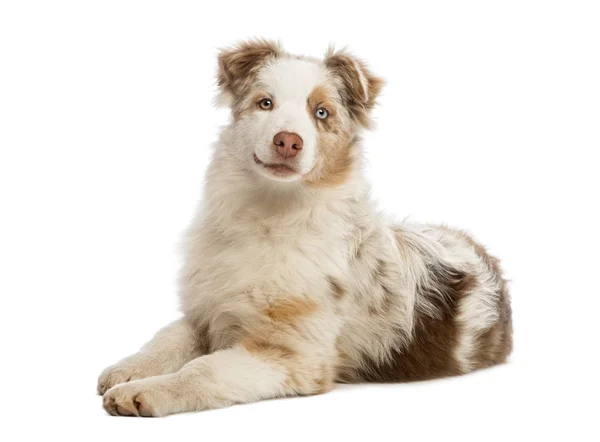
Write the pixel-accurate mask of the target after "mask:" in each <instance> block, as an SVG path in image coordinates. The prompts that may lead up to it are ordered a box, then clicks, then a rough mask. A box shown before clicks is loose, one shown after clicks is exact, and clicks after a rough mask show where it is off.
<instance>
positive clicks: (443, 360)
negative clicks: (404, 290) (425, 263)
mask: <svg viewBox="0 0 600 442" xmlns="http://www.w3.org/2000/svg"><path fill="white" fill-rule="evenodd" d="M431 272H434V275H435V276H432V278H433V279H434V281H435V289H433V288H432V287H425V286H421V287H418V291H419V292H420V296H423V297H426V298H427V300H428V301H429V302H430V303H431V304H432V305H433V306H434V307H435V308H436V310H437V313H438V314H437V315H436V316H435V317H434V316H431V315H430V314H429V313H428V312H425V311H420V310H418V309H416V310H415V313H414V322H415V323H414V330H413V337H412V339H411V341H410V343H409V345H408V346H407V347H406V348H396V349H393V350H392V351H391V355H390V358H389V361H388V362H386V363H382V364H380V363H377V362H375V361H373V360H372V359H371V358H369V357H367V356H365V358H364V360H363V361H362V362H363V366H362V368H361V369H359V370H358V373H355V374H354V375H353V377H356V376H357V377H358V379H360V380H366V381H372V382H403V381H417V380H426V379H433V378H439V377H445V376H453V375H458V374H461V373H462V369H461V367H460V364H459V363H458V362H457V361H456V360H455V358H454V350H455V348H456V346H457V345H458V338H459V331H460V330H459V327H458V324H457V323H456V321H455V317H456V314H457V310H458V302H459V301H460V300H461V299H462V297H463V296H464V295H465V294H466V293H467V292H468V291H469V290H471V289H472V287H473V285H474V283H475V278H474V277H473V276H472V275H468V274H465V273H463V272H460V271H457V270H455V269H452V268H448V267H443V266H442V265H440V266H439V267H436V268H432V269H431Z"/></svg>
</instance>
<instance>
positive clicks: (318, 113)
mask: <svg viewBox="0 0 600 442" xmlns="http://www.w3.org/2000/svg"><path fill="white" fill-rule="evenodd" d="M315 116H316V117H317V118H318V119H319V120H324V119H325V118H327V117H328V116H329V112H327V109H325V108H323V107H320V108H318V109H317V111H316V112H315Z"/></svg>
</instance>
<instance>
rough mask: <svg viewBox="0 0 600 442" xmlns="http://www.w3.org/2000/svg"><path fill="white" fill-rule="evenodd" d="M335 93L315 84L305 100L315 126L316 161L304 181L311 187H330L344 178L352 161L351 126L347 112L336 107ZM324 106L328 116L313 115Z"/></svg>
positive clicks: (337, 184)
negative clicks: (316, 140) (319, 117)
mask: <svg viewBox="0 0 600 442" xmlns="http://www.w3.org/2000/svg"><path fill="white" fill-rule="evenodd" d="M338 102H339V97H338V96H337V92H336V91H335V90H334V89H333V88H331V87H327V86H325V85H320V86H317V87H315V89H314V90H313V91H312V92H311V94H310V95H309V97H308V99H307V102H306V109H307V112H308V113H309V115H311V117H312V118H313V121H314V123H315V125H316V127H317V138H318V148H317V162H316V165H315V167H314V168H313V170H312V171H311V172H309V173H308V174H307V175H306V177H305V178H304V181H305V182H306V183H307V184H309V185H310V186H312V187H334V186H339V185H340V184H343V183H344V182H346V180H347V179H348V177H349V175H350V172H351V171H352V168H353V165H354V163H355V161H356V157H357V155H356V152H355V145H354V144H355V143H354V141H353V140H352V138H351V136H350V135H349V134H348V127H349V126H350V125H351V124H350V122H349V121H344V119H346V120H348V114H347V112H346V111H345V110H343V109H340V108H339V106H340V104H339V103H338ZM320 107H324V108H325V109H327V111H328V112H329V116H328V117H327V118H325V119H323V120H321V119H318V118H316V117H315V112H316V111H317V109H318V108H320Z"/></svg>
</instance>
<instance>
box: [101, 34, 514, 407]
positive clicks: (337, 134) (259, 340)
mask: <svg viewBox="0 0 600 442" xmlns="http://www.w3.org/2000/svg"><path fill="white" fill-rule="evenodd" d="M383 83H384V82H383V80H382V79H381V78H379V77H378V76H376V75H374V74H373V73H372V72H371V71H370V70H369V68H368V67H367V66H366V64H365V63H363V62H362V61H361V60H359V59H357V58H356V57H354V56H353V55H352V54H351V53H349V52H347V51H346V50H343V51H337V52H336V51H335V50H333V49H332V48H330V49H329V50H328V51H327V53H326V55H325V57H324V59H322V60H321V59H315V58H311V57H304V56H296V55H291V54H289V53H286V52H285V51H284V50H283V49H282V48H281V46H280V45H279V44H276V43H274V42H270V41H266V40H251V41H246V42H242V43H240V44H238V45H236V46H233V47H229V48H226V49H224V50H222V51H221V52H220V53H219V56H218V74H217V85H218V102H219V103H221V104H223V105H226V106H228V107H229V108H230V109H231V121H230V123H229V125H228V126H226V127H225V128H224V129H223V130H222V132H221V133H220V136H219V140H218V142H217V143H216V145H215V149H214V153H213V157H212V160H211V163H210V166H209V168H208V171H207V173H206V185H205V189H204V198H203V200H202V205H201V208H200V210H199V212H198V215H197V216H196V218H195V219H194V221H193V222H192V224H191V227H190V228H189V230H188V231H187V233H186V235H185V249H184V256H185V260H184V264H183V266H182V270H181V275H180V284H179V286H180V288H179V291H180V293H179V295H180V299H181V310H182V313H183V314H182V317H181V319H179V320H177V321H175V322H173V323H172V324H170V325H168V326H167V327H165V328H163V329H162V330H160V331H159V332H158V333H157V334H156V335H155V336H154V338H153V339H152V340H151V341H150V342H149V343H147V344H146V345H145V346H144V347H143V348H142V349H141V350H140V351H139V352H138V353H137V354H134V355H132V356H129V357H127V358H125V359H123V360H121V361H120V362H118V363H117V364H115V365H113V366H110V367H109V368H107V369H106V370H104V372H103V373H102V374H101V375H100V378H99V380H98V393H99V394H101V395H103V405H104V408H105V409H106V411H107V412H108V413H109V414H112V415H123V416H165V415H168V414H172V413H181V412H188V411H197V410H205V409H214V408H220V407H226V406H229V405H232V404H238V403H248V402H252V401H258V400H261V399H268V398H275V397H282V396H294V395H314V394H320V393H325V392H327V391H328V390H330V389H332V387H333V385H334V383H335V382H342V383H355V382H406V381H417V380H426V379H433V378H439V377H446V376H454V375H460V374H465V373H469V372H472V371H474V370H477V369H481V368H485V367H489V366H492V365H495V364H500V363H503V362H505V361H506V359H507V357H508V356H509V354H510V352H511V349H512V320H511V308H510V300H509V294H508V290H507V283H506V281H505V280H504V278H503V275H502V271H501V268H500V265H499V261H498V260H497V259H496V258H494V257H493V256H490V255H489V254H488V253H487V252H486V250H485V248H484V247H483V246H481V245H480V244H479V243H477V242H475V241H474V240H473V239H472V238H471V237H470V236H469V235H467V234H466V233H464V232H463V231H460V230H455V229H451V228H448V227H445V226H436V225H413V224H409V223H400V224H398V225H388V224H387V223H386V221H385V220H384V219H383V217H382V216H381V215H379V214H378V212H377V210H376V208H375V204H374V203H373V202H372V200H371V199H370V198H369V185H368V183H367V181H366V180H365V177H364V175H363V173H362V171H361V144H360V139H359V135H360V133H361V131H362V130H363V129H365V128H369V127H370V126H371V119H370V114H371V111H372V109H373V108H374V106H375V105H376V101H377V98H378V95H379V93H380V91H381V89H382V86H383Z"/></svg>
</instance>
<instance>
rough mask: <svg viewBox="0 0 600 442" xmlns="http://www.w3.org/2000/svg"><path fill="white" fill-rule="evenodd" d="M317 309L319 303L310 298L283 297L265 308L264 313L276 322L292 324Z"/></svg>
mask: <svg viewBox="0 0 600 442" xmlns="http://www.w3.org/2000/svg"><path fill="white" fill-rule="evenodd" d="M316 311H317V304H316V303H315V302H314V301H312V300H310V299H303V298H282V299H278V300H276V301H275V302H273V303H272V304H271V305H269V306H268V307H267V308H265V309H264V314H265V315H266V316H268V317H269V318H270V319H271V320H273V321H275V322H279V323H284V324H291V323H293V322H295V321H296V320H297V319H298V318H299V317H301V316H306V315H310V314H311V313H314V312H316Z"/></svg>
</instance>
